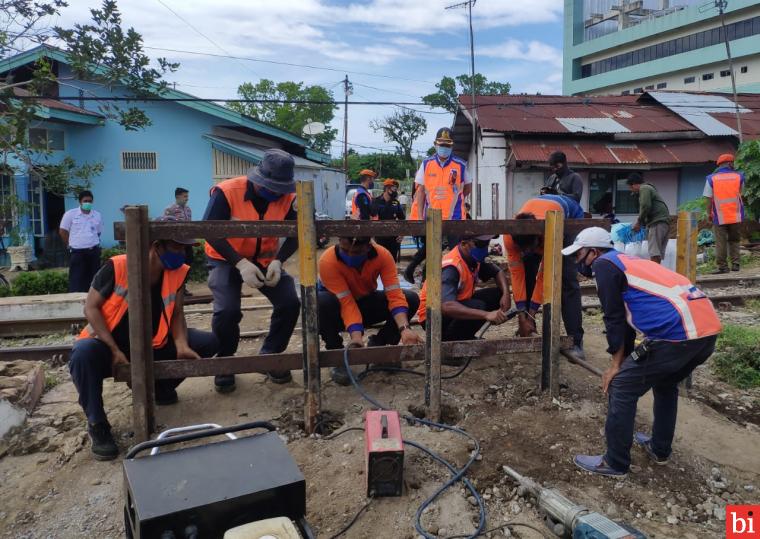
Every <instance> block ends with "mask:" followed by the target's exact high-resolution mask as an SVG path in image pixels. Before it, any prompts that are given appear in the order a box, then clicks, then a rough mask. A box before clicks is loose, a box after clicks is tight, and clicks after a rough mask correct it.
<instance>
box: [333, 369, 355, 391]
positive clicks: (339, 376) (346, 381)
mask: <svg viewBox="0 0 760 539" xmlns="http://www.w3.org/2000/svg"><path fill="white" fill-rule="evenodd" d="M330 378H332V381H333V382H335V383H336V384H338V385H339V386H350V385H351V378H349V376H348V373H347V372H346V368H345V367H333V368H332V369H330Z"/></svg>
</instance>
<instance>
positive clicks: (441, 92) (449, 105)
mask: <svg viewBox="0 0 760 539" xmlns="http://www.w3.org/2000/svg"><path fill="white" fill-rule="evenodd" d="M435 87H436V88H438V91H437V92H435V93H432V94H428V95H426V96H424V97H423V98H422V102H423V103H425V104H426V105H430V106H431V107H438V108H442V109H445V110H447V111H449V112H451V113H453V114H456V112H457V110H459V100H458V97H459V96H460V95H470V94H472V77H471V76H470V75H459V76H458V77H455V78H452V77H443V78H442V79H441V82H439V83H438V84H436V85H435ZM510 89H511V85H510V84H509V83H508V82H488V79H487V78H486V77H485V76H484V75H481V74H480V73H476V74H475V93H476V94H477V95H506V94H508V93H509V90H510Z"/></svg>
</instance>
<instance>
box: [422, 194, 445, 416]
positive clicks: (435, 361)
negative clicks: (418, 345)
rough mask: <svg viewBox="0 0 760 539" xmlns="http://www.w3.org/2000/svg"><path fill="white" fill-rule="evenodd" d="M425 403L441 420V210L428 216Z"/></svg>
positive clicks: (433, 210)
mask: <svg viewBox="0 0 760 539" xmlns="http://www.w3.org/2000/svg"><path fill="white" fill-rule="evenodd" d="M425 221H426V222H425V246H426V247H425V250H426V255H425V283H426V285H425V286H426V287H427V299H426V304H425V307H426V316H427V321H426V322H425V337H426V339H425V340H426V341H427V342H426V344H425V406H427V413H428V415H427V416H428V419H430V420H431V421H440V420H441V244H442V243H443V227H442V226H441V210H438V209H432V208H431V209H428V211H427V217H426V218H425Z"/></svg>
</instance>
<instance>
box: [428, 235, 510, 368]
mask: <svg viewBox="0 0 760 539" xmlns="http://www.w3.org/2000/svg"><path fill="white" fill-rule="evenodd" d="M492 238H493V236H468V237H465V238H462V240H461V241H460V242H459V244H458V245H457V246H455V247H454V248H453V249H452V250H451V251H449V252H448V253H446V255H444V257H443V259H442V261H441V266H442V268H443V269H442V270H441V316H442V320H441V340H444V341H469V340H473V339H474V338H475V333H476V332H477V331H478V329H480V328H481V327H482V326H483V323H484V322H490V323H491V324H493V325H499V324H503V323H504V322H506V321H507V311H509V307H510V305H511V298H510V296H509V282H508V281H507V276H506V274H505V273H504V271H503V270H502V269H501V268H500V267H498V266H497V265H495V264H491V263H489V262H486V256H488V245H489V244H490V242H491V239H492ZM491 279H494V280H495V281H496V285H497V287H496V288H494V287H489V288H481V289H479V290H475V285H476V284H477V283H478V282H487V281H490V280H491ZM426 297H427V281H426V282H425V283H424V284H423V285H422V292H421V293H420V308H419V309H418V310H417V318H419V320H420V322H421V323H423V324H424V323H425V320H426V318H427V312H426V309H427V305H426V301H425V300H426ZM442 362H443V363H444V364H445V365H460V364H462V363H463V361H461V360H458V359H456V360H454V359H446V358H445V359H443V360H442Z"/></svg>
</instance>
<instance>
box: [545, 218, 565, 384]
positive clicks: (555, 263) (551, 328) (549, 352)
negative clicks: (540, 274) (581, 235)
mask: <svg viewBox="0 0 760 539" xmlns="http://www.w3.org/2000/svg"><path fill="white" fill-rule="evenodd" d="M563 225H564V215H563V214H562V212H559V211H550V212H547V213H546V233H545V234H544V260H543V267H544V304H543V339H544V341H543V349H542V355H541V389H543V390H547V389H548V390H549V391H550V393H551V396H552V397H556V398H558V397H559V365H560V361H559V350H560V347H559V336H560V324H559V323H560V319H561V318H562V238H563V237H564V226H563Z"/></svg>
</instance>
